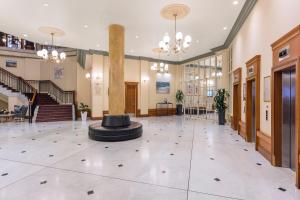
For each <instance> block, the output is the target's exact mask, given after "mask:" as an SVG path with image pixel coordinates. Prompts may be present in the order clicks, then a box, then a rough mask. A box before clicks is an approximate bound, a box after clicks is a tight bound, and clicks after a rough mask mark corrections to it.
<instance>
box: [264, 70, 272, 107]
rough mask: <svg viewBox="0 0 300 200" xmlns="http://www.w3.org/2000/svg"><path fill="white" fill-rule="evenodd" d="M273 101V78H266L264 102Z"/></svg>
mask: <svg viewBox="0 0 300 200" xmlns="http://www.w3.org/2000/svg"><path fill="white" fill-rule="evenodd" d="M270 101H271V76H266V77H264V102H270Z"/></svg>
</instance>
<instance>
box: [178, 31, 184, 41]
mask: <svg viewBox="0 0 300 200" xmlns="http://www.w3.org/2000/svg"><path fill="white" fill-rule="evenodd" d="M182 39H183V34H182V33H181V32H177V33H176V40H177V41H181V40H182Z"/></svg>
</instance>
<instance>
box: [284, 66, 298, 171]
mask: <svg viewBox="0 0 300 200" xmlns="http://www.w3.org/2000/svg"><path fill="white" fill-rule="evenodd" d="M295 78H296V76H295V70H290V71H284V72H282V167H287V168H291V169H292V170H295V94H296V80H295Z"/></svg>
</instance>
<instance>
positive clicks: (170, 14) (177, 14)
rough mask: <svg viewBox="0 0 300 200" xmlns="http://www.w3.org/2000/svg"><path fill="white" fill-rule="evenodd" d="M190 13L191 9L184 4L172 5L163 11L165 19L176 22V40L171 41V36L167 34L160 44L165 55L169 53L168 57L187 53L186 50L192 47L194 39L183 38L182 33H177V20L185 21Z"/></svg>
mask: <svg viewBox="0 0 300 200" xmlns="http://www.w3.org/2000/svg"><path fill="white" fill-rule="evenodd" d="M189 12H190V8H189V7H188V6H186V5H184V4H171V5H168V6H166V7H164V8H163V9H162V10H161V12H160V14H161V16H162V17H163V18H165V19H168V20H172V21H174V25H175V26H174V30H175V35H174V39H173V40H171V38H170V36H169V34H168V33H165V35H164V37H163V40H162V41H160V42H159V44H158V45H159V48H160V49H161V51H162V52H163V53H167V54H168V55H171V54H179V53H181V52H185V50H186V49H188V48H189V47H190V45H191V42H192V37H191V36H190V35H186V36H185V37H183V33H182V32H177V20H178V19H183V18H184V17H186V16H187V15H188V14H189Z"/></svg>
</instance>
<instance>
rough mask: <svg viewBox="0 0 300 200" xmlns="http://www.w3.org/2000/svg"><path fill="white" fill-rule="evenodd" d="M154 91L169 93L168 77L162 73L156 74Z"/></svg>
mask: <svg viewBox="0 0 300 200" xmlns="http://www.w3.org/2000/svg"><path fill="white" fill-rule="evenodd" d="M156 93H157V94H170V77H169V76H166V75H162V74H158V75H157V76H156Z"/></svg>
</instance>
